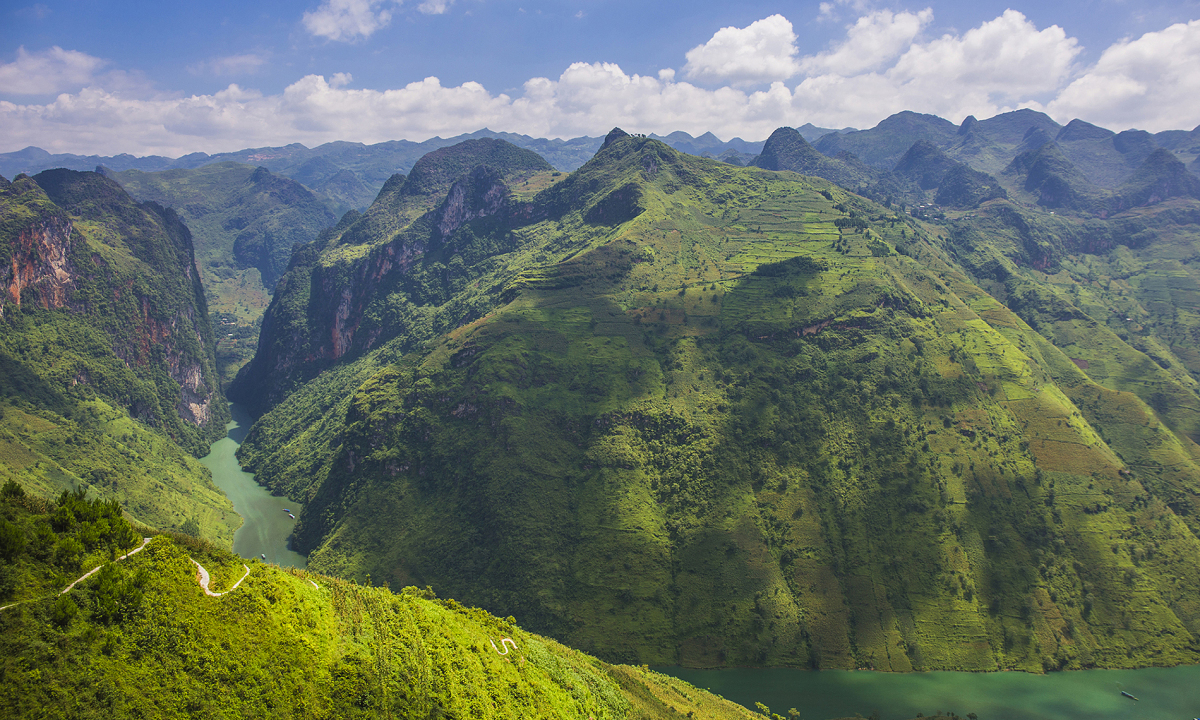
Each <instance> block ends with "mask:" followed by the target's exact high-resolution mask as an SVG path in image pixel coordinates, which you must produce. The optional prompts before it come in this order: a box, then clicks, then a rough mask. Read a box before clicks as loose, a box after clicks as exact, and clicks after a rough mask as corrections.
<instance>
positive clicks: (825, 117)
mask: <svg viewBox="0 0 1200 720" xmlns="http://www.w3.org/2000/svg"><path fill="white" fill-rule="evenodd" d="M927 12H928V11H922V12H918V13H890V14H889V13H883V12H877V13H872V14H869V15H866V16H864V17H863V19H861V20H860V21H858V22H856V23H854V24H852V25H850V26H848V28H847V31H846V35H845V37H844V39H843V41H842V42H839V43H835V44H833V45H832V46H831V47H830V48H829V49H828V50H827V51H826V52H823V53H820V54H816V55H811V56H808V57H793V56H792V55H790V54H789V53H788V51H787V50H786V48H787V47H789V46H790V45H791V42H792V41H791V40H789V39H787V38H788V33H790V30H788V31H787V32H786V33H781V32H775V33H774V37H776V38H783V42H782V44H778V43H777V44H776V48H777V50H778V49H779V48H780V47H782V48H783V50H781V51H777V52H775V54H774V56H773V57H774V58H775V59H776V60H779V61H780V62H781V63H783V64H784V67H785V70H779V71H777V72H775V73H774V76H779V75H782V74H783V73H784V72H785V71H786V63H792V64H793V65H794V67H795V68H800V67H803V68H805V69H806V70H805V71H806V73H807V75H806V76H805V77H804V78H803V79H802V81H800V82H799V83H798V84H796V85H795V86H794V87H790V88H789V86H788V85H785V84H784V82H782V81H781V80H775V81H774V82H771V83H770V84H769V85H767V84H763V85H760V86H759V87H758V88H746V87H740V86H734V85H726V86H718V87H704V86H700V85H697V84H695V83H691V82H682V81H678V80H677V79H676V73H675V71H674V70H672V69H670V68H664V69H662V70H660V71H659V72H658V73H656V74H654V75H639V74H629V73H627V72H625V71H624V70H623V69H622V68H621V67H620V66H618V65H616V64H613V63H575V64H573V65H571V66H570V67H568V68H566V69H565V70H564V71H563V72H562V73H561V74H560V75H559V76H558V77H557V78H545V77H538V78H532V79H530V80H528V81H526V82H525V83H524V85H523V87H522V89H521V90H520V91H519V92H517V93H513V94H512V95H511V96H510V95H508V94H493V93H492V92H489V91H488V90H487V89H486V88H484V87H483V86H482V85H480V84H479V83H474V82H467V83H462V84H461V85H458V86H454V87H447V86H444V85H442V83H441V81H440V80H439V79H438V78H436V77H428V78H425V79H424V80H421V81H418V82H412V83H408V84H407V85H403V86H401V87H397V88H393V89H384V90H377V89H369V88H360V89H355V88H352V87H350V84H351V80H352V78H351V77H350V75H349V74H346V73H337V74H332V75H326V76H323V75H307V76H305V77H302V78H300V79H299V80H297V81H296V82H294V83H292V84H291V85H290V86H288V87H287V88H286V89H285V90H284V91H283V92H281V93H276V94H271V95H267V94H263V93H261V92H258V91H256V90H252V89H247V88H244V87H243V86H241V85H236V84H233V85H229V86H228V87H227V88H226V89H224V90H222V91H220V92H217V93H213V94H210V95H197V96H191V97H175V96H171V97H164V96H153V95H149V94H147V93H146V91H145V88H144V87H140V86H137V85H136V84H135V83H133V82H132V81H129V82H127V83H126V84H124V85H122V84H120V83H118V82H117V81H116V80H115V79H114V78H117V77H118V74H116V73H107V74H105V75H103V76H102V77H99V78H96V76H95V67H96V66H98V65H97V63H99V62H100V61H97V60H95V59H94V58H92V59H91V60H90V61H88V62H92V61H94V62H93V63H92V64H91V65H89V64H88V62H82V63H80V62H78V58H77V61H76V63H75V64H76V65H80V66H81V67H83V68H84V70H82V71H80V74H79V76H78V77H79V78H87V77H92V78H93V80H95V82H94V83H93V84H91V85H89V86H88V87H86V88H85V89H83V90H80V91H76V92H68V93H64V94H61V95H59V96H58V97H57V98H56V99H55V100H54V101H53V102H49V103H47V104H26V105H19V104H16V103H13V102H0V127H3V128H4V129H5V132H4V133H3V134H2V135H0V141H2V142H3V146H0V152H4V151H10V150H16V149H19V148H21V147H24V146H26V145H37V146H40V147H43V148H45V149H47V150H50V151H53V152H77V153H101V154H114V153H119V152H130V153H135V154H139V155H145V154H150V153H157V154H163V155H172V156H176V155H181V154H184V153H188V152H193V151H197V150H202V151H205V152H221V151H227V150H237V149H241V148H245V147H255V146H264V145H282V144H286V143H291V142H301V143H304V144H306V145H309V146H313V145H317V144H320V143H324V142H329V141H332V140H349V141H358V142H366V143H373V142H380V141H384V140H395V139H400V138H406V139H410V140H423V139H426V138H429V137H432V136H434V135H441V136H442V137H447V136H452V135H456V134H459V133H464V132H471V131H474V130H478V129H479V128H482V127H490V128H492V129H494V130H506V131H512V132H520V133H526V134H529V135H534V136H540V137H575V136H578V135H593V136H596V135H603V134H604V133H606V132H607V131H608V130H609V129H610V128H612V127H613V126H620V127H623V128H624V129H625V130H627V131H629V132H658V133H668V132H671V131H674V130H684V131H686V132H689V133H692V134H694V135H698V134H701V133H703V132H706V131H712V132H713V133H715V134H716V135H718V136H720V137H725V138H729V137H733V136H735V135H736V136H741V137H743V138H746V139H751V140H753V139H763V138H765V137H767V136H768V135H769V134H770V133H771V131H772V130H774V129H775V128H777V127H780V126H782V125H791V126H797V125H802V124H803V123H805V122H812V123H814V124H816V125H821V126H825V127H843V126H846V125H852V126H856V127H871V126H873V125H875V124H876V123H878V122H879V121H880V120H882V119H883V118H885V117H887V116H888V115H891V114H892V113H895V112H899V111H901V110H914V111H917V112H924V113H933V114H937V115H940V116H942V117H944V118H947V119H949V120H951V121H954V122H957V121H959V120H961V119H962V118H963V117H964V116H965V115H967V114H974V115H976V116H977V117H981V118H984V117H990V116H992V115H994V114H996V113H997V112H1002V111H1004V110H1009V109H1015V108H1017V107H1035V108H1042V107H1045V108H1047V109H1049V110H1050V111H1051V112H1052V113H1053V114H1054V116H1055V117H1056V118H1058V119H1060V120H1063V121H1065V120H1066V119H1069V118H1071V117H1075V116H1079V117H1082V118H1083V119H1085V120H1088V121H1089V122H1095V123H1097V124H1101V125H1107V126H1109V127H1112V128H1113V129H1124V128H1125V127H1128V126H1129V125H1136V126H1139V127H1143V128H1145V129H1149V130H1160V129H1165V128H1167V127H1173V128H1182V129H1188V128H1191V127H1192V126H1194V125H1195V124H1196V123H1197V122H1200V117H1198V116H1200V108H1197V106H1196V104H1195V98H1196V97H1200V71H1198V70H1197V68H1200V21H1197V22H1193V23H1189V24H1186V25H1174V26H1171V27H1169V28H1167V29H1166V30H1163V31H1161V32H1159V33H1151V34H1148V35H1145V36H1143V37H1141V38H1139V39H1136V40H1128V41H1123V42H1121V43H1118V44H1116V45H1114V46H1113V47H1111V48H1109V49H1108V51H1106V52H1105V53H1103V55H1102V56H1101V58H1100V60H1099V61H1098V62H1097V63H1096V64H1095V65H1094V66H1092V67H1090V68H1079V67H1077V66H1076V65H1075V64H1074V63H1075V62H1076V59H1077V58H1078V54H1079V52H1080V50H1079V47H1078V43H1077V42H1076V41H1075V40H1074V39H1073V38H1070V37H1068V36H1067V35H1066V33H1065V32H1064V31H1063V30H1062V29H1061V28H1058V27H1053V26H1052V27H1049V28H1046V29H1040V30H1039V29H1038V28H1037V27H1035V26H1034V25H1033V24H1032V23H1030V22H1029V21H1028V20H1027V19H1026V18H1025V17H1024V16H1022V15H1021V14H1020V13H1016V12H1013V11H1008V12H1006V13H1004V14H1003V15H1001V16H1000V17H998V18H995V19H994V20H991V21H989V22H985V23H982V24H980V25H979V26H978V27H976V28H973V29H970V30H968V31H966V32H963V33H961V34H945V35H942V36H940V37H935V38H933V39H928V40H926V39H922V38H921V37H920V30H921V28H926V27H928V25H929V23H930V22H931V20H930V19H929V18H928V15H927ZM770 20H771V18H767V21H770ZM779 20H780V21H781V22H779V23H778V24H777V26H776V27H777V29H778V28H784V27H788V28H790V25H786V22H787V21H786V20H783V19H782V18H779ZM759 22H760V23H762V22H766V21H759ZM751 28H754V25H752V26H751V27H750V28H747V29H746V30H750V29H751ZM760 28H761V26H760ZM739 32H740V31H739ZM754 32H755V33H758V34H767V35H770V34H771V33H761V32H760V29H756V30H755V31H754ZM718 36H720V33H717V35H714V38H716V37H718ZM904 37H911V38H912V39H911V40H909V41H906V42H907V44H906V42H905V41H902V38H904ZM868 38H870V39H872V40H871V41H870V42H868ZM735 44H736V43H735ZM720 46H721V44H720V43H714V42H710V43H708V44H706V45H704V46H701V48H703V49H705V52H707V51H708V50H711V49H713V48H715V47H720ZM746 46H748V43H742V45H741V47H746ZM856 47H858V48H863V49H862V50H861V51H858V54H857V55H856V56H855V57H854V58H853V59H855V60H856V62H850V55H849V53H851V52H853V51H852V48H856ZM872 53H873V54H872ZM52 55H53V56H54V57H66V58H76V56H78V57H79V58H84V59H85V60H86V59H87V58H88V56H86V55H83V54H82V53H75V54H71V53H68V52H66V51H62V50H60V49H57V48H56V49H55V50H54V51H53V52H52V51H47V53H45V56H46V57H51V56H52ZM30 57H32V55H31V54H28V53H24V51H23V50H22V51H21V56H20V57H19V59H18V61H17V62H16V63H13V64H12V65H9V66H0V82H3V81H7V82H10V83H12V82H15V80H14V78H16V77H18V76H17V75H16V74H15V73H13V72H12V71H11V70H8V69H9V68H13V67H16V66H21V67H23V68H28V67H31V66H32V65H34V64H36V63H34V61H33V60H30V59H29V58H30ZM710 57H711V55H706V56H705V57H704V58H702V59H708V58H710ZM839 57H843V58H847V61H846V62H844V63H839V62H838V61H837V58H839ZM47 62H48V61H47ZM689 66H690V67H691V68H692V69H693V71H695V68H698V67H700V65H699V61H697V63H692V56H689ZM55 67H59V68H60V70H59V71H58V72H57V75H55V73H42V76H43V77H45V76H54V77H58V76H62V75H64V74H66V73H65V71H62V70H61V67H74V65H71V63H70V62H66V61H62V62H59V63H58V65H55ZM724 67H726V68H730V67H736V63H732V64H727V65H725V66H724ZM88 68H90V69H88ZM760 70H761V67H760ZM6 72H7V73H8V74H7V75H6V74H5V73H6ZM685 72H686V69H685ZM750 75H752V73H751V72H750V71H749V70H747V69H745V67H744V66H743V68H742V69H741V70H740V71H737V72H734V71H730V72H729V76H730V78H731V79H743V80H744V79H745V78H747V77H748V76H750ZM771 76H772V75H771V74H770V73H760V74H759V76H758V77H760V78H761V77H771ZM77 79H78V78H77ZM135 79H136V78H135ZM101 80H103V82H104V85H103V87H101V85H100V81H101ZM26 81H27V78H25V77H21V78H20V82H26ZM52 85H54V83H53V82H50V80H45V79H44V80H42V81H41V82H40V84H39V85H38V87H39V88H45V87H50V86H52ZM10 92H13V91H11V90H10Z"/></svg>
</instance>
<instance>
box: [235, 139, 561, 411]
mask: <svg viewBox="0 0 1200 720" xmlns="http://www.w3.org/2000/svg"><path fill="white" fill-rule="evenodd" d="M483 167H486V168H498V169H493V170H490V171H487V172H482V174H478V175H476V176H472V177H468V178H462V175H463V173H464V172H467V171H469V170H471V169H472V168H483ZM460 178H461V181H460ZM559 178H561V174H560V173H558V172H557V171H555V170H553V169H552V168H551V167H550V166H549V165H548V164H547V163H546V161H545V160H543V159H542V158H541V157H539V156H538V155H537V154H535V153H533V152H530V151H528V150H522V149H520V148H517V147H515V146H513V145H511V144H509V143H506V142H504V141H501V140H490V139H484V140H471V141H467V142H464V143H461V144H459V145H455V146H453V147H449V148H442V149H439V150H436V151H434V152H431V153H429V154H428V155H426V156H425V157H423V158H422V159H421V160H420V161H418V162H417V163H416V164H415V165H414V166H413V170H412V172H411V173H409V174H408V176H407V177H405V176H403V175H396V176H393V177H392V179H391V180H389V181H388V182H387V184H386V185H384V187H383V189H382V190H381V191H380V192H379V196H378V197H377V198H376V200H375V202H374V203H373V204H372V206H371V207H370V208H369V209H368V210H367V212H366V213H364V214H363V215H362V216H361V217H360V216H358V215H357V214H349V215H347V216H345V217H343V218H342V220H341V222H339V223H338V225H337V226H336V227H335V228H332V229H331V230H330V231H328V232H326V233H324V234H323V235H322V236H321V237H320V238H318V239H317V241H315V242H314V243H311V244H310V245H308V246H306V247H305V248H303V249H300V250H298V251H297V252H296V253H295V254H294V255H293V257H292V260H291V266H290V267H289V270H288V273H287V275H285V276H284V278H283V280H282V281H281V283H280V286H279V288H278V290H277V292H278V296H277V297H276V298H275V300H274V301H273V302H272V304H271V307H270V309H269V310H268V312H267V315H266V317H265V319H264V323H263V339H262V341H261V342H260V348H261V350H260V352H259V353H258V354H257V355H256V356H255V358H254V360H253V361H252V362H251V363H250V364H249V365H247V366H246V367H245V369H244V370H243V371H242V373H241V374H239V376H238V380H237V384H236V386H235V387H234V388H233V389H232V390H231V392H232V394H234V395H235V396H237V397H239V398H240V399H241V400H242V401H243V402H246V403H247V404H249V405H250V406H252V407H255V408H256V409H260V410H261V409H265V408H266V407H267V406H269V405H270V404H273V403H274V402H277V401H278V400H279V399H281V398H282V397H283V394H284V393H285V391H286V390H287V389H289V388H290V387H292V386H294V385H295V384H297V383H299V382H303V381H306V380H308V379H310V378H312V377H314V376H315V375H317V374H318V373H320V372H321V371H322V370H324V369H325V368H327V367H330V366H331V365H333V364H334V363H335V362H337V361H339V360H340V359H341V358H343V357H346V356H347V355H349V356H355V355H357V354H359V353H362V352H365V351H369V350H372V349H375V348H377V347H379V346H381V345H383V344H385V343H386V342H387V341H388V340H390V339H391V338H394V337H397V336H403V337H404V338H406V344H407V345H412V344H414V343H418V342H420V341H422V340H425V339H427V338H428V337H430V336H431V335H433V334H436V333H440V332H444V331H445V330H448V329H450V328H453V327H455V326H456V325H457V324H458V322H459V321H460V320H461V319H462V318H463V317H464V316H467V315H471V314H472V313H474V314H475V315H476V316H478V314H482V313H483V312H486V308H488V307H490V306H491V304H493V303H494V301H495V300H494V298H495V296H496V295H498V293H499V292H500V290H501V289H502V288H499V287H495V286H492V285H491V284H484V285H482V286H481V285H480V282H479V273H478V272H473V273H470V274H464V268H465V264H464V261H463V257H462V256H463V255H464V254H468V251H467V250H466V249H465V248H461V247H459V248H456V247H454V246H453V244H452V243H455V242H457V243H459V244H460V245H466V244H471V243H473V242H474V238H468V239H463V240H454V239H453V235H454V233H455V231H456V230H457V229H458V228H459V227H461V226H463V225H465V224H469V222H470V221H471V220H472V219H478V218H484V217H488V216H495V215H505V214H506V213H508V212H509V211H510V207H511V205H512V199H511V198H510V191H509V190H508V189H507V186H506V185H505V183H506V182H509V183H512V184H513V186H514V188H516V189H517V190H521V191H527V190H529V188H530V184H531V183H532V185H533V186H534V187H544V186H545V185H547V184H552V183H553V182H555V181H556V180H557V179H559ZM513 242H514V240H513V239H512V238H499V239H497V238H492V237H488V238H486V241H485V242H484V243H482V244H481V245H480V246H479V247H476V248H473V249H472V250H470V253H469V254H470V255H471V256H474V257H475V258H477V259H479V258H484V257H489V256H491V255H494V254H495V253H496V252H497V251H498V250H499V249H501V248H508V247H511V246H512V244H513ZM422 254H423V255H425V256H426V259H425V261H424V262H422V263H421V265H420V266H419V268H418V270H419V272H416V273H412V274H405V273H404V272H403V271H404V270H405V269H407V268H408V267H409V266H410V264H411V261H412V258H413V257H414V256H415V255H422ZM456 256H457V260H456V259H455V257H456ZM434 258H436V259H437V261H436V262H435V261H434ZM397 283H400V286H399V287H397ZM468 285H470V287H469V289H468V287H467V286H468ZM464 290H465V291H466V292H465V293H464V292H463V291H464ZM456 295H457V296H458V300H457V302H456V303H454V304H453V305H452V306H449V307H446V303H447V302H448V301H449V300H450V298H451V297H452V296H456ZM434 307H443V308H444V310H445V313H443V314H439V313H437V312H432V311H431V308H434Z"/></svg>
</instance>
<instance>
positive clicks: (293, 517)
mask: <svg viewBox="0 0 1200 720" xmlns="http://www.w3.org/2000/svg"><path fill="white" fill-rule="evenodd" d="M288 517H290V518H291V519H293V520H295V519H296V516H295V515H293V514H291V513H288Z"/></svg>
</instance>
